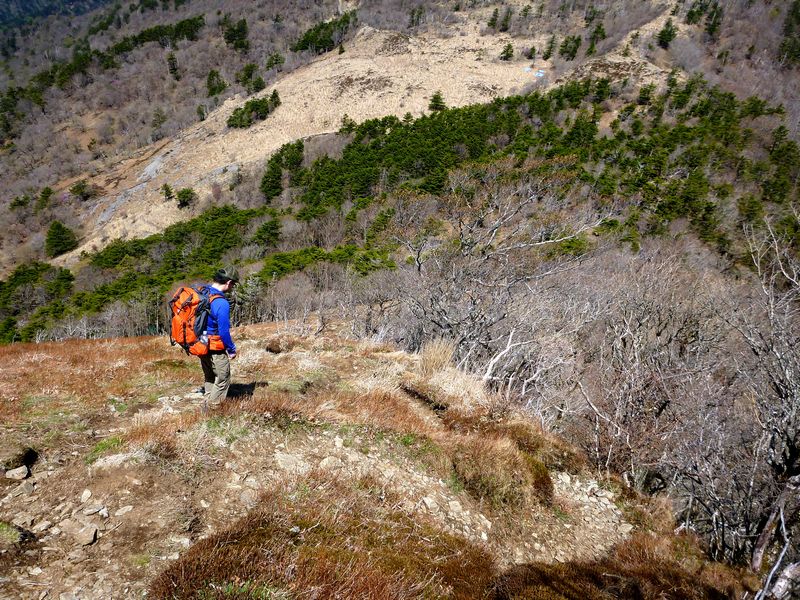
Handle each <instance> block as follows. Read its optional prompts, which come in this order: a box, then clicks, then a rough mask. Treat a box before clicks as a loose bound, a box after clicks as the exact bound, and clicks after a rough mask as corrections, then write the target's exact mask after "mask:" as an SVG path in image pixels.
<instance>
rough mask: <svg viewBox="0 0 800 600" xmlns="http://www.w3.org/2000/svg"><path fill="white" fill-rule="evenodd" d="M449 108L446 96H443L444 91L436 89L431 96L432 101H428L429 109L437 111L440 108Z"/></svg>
mask: <svg viewBox="0 0 800 600" xmlns="http://www.w3.org/2000/svg"><path fill="white" fill-rule="evenodd" d="M446 108H447V105H446V104H445V103H444V98H443V97H442V92H440V91H439V90H436V91H435V92H434V93H433V96H431V101H430V102H429V103H428V110H431V111H434V112H437V111H440V110H444V109H446Z"/></svg>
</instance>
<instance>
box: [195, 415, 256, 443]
mask: <svg viewBox="0 0 800 600" xmlns="http://www.w3.org/2000/svg"><path fill="white" fill-rule="evenodd" d="M205 427H206V429H207V430H208V432H209V433H211V434H212V435H214V436H215V437H218V438H220V439H222V440H223V441H224V442H225V444H227V445H231V444H232V443H233V442H235V441H236V440H240V439H242V438H244V437H247V435H249V433H250V429H248V428H247V427H246V426H244V425H243V424H242V423H241V422H238V421H236V420H234V419H229V418H225V417H211V418H210V419H208V420H207V421H206V422H205Z"/></svg>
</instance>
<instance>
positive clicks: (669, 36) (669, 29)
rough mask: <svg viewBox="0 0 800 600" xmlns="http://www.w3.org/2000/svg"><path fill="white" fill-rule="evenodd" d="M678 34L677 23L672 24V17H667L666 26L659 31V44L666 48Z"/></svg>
mask: <svg viewBox="0 0 800 600" xmlns="http://www.w3.org/2000/svg"><path fill="white" fill-rule="evenodd" d="M677 35H678V31H677V29H675V25H673V24H672V19H667V22H666V24H665V25H664V27H663V28H662V29H661V31H659V32H658V45H659V46H661V47H662V48H664V49H665V50H666V49H667V48H669V44H670V42H671V41H672V40H674V39H675V36H677Z"/></svg>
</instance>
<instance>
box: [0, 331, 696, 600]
mask: <svg viewBox="0 0 800 600" xmlns="http://www.w3.org/2000/svg"><path fill="white" fill-rule="evenodd" d="M302 329H304V327H302V326H300V324H293V325H291V328H290V329H289V330H284V331H283V333H278V334H276V332H275V331H276V328H275V327H274V326H253V327H248V328H243V329H240V330H238V331H237V332H236V334H235V335H236V336H237V338H239V339H240V340H242V341H241V352H240V358H239V359H238V360H237V362H236V363H235V376H234V384H233V388H232V390H231V398H230V399H229V401H227V402H226V403H225V404H224V405H223V406H222V407H218V408H215V409H213V410H212V411H211V412H208V413H202V412H201V411H200V406H199V399H198V394H193V393H187V389H188V388H191V387H193V386H194V385H196V382H197V381H198V380H199V378H200V371H199V367H198V364H197V361H196V359H194V358H187V357H183V358H181V355H180V354H179V353H178V351H177V350H176V349H169V347H168V346H167V345H166V340H164V339H163V338H160V339H158V338H142V339H138V340H126V341H122V340H120V341H118V342H117V343H115V344H113V345H112V344H109V343H105V342H101V343H96V342H71V343H69V344H66V345H63V346H57V345H43V346H39V347H38V348H37V351H36V352H30V351H29V350H28V349H27V348H25V347H24V346H19V345H18V346H14V347H12V348H6V349H3V350H2V352H3V354H4V360H5V364H7V365H8V367H9V368H8V369H6V370H5V371H4V374H3V375H2V377H4V378H5V379H6V383H10V382H11V381H14V382H15V384H16V385H15V388H14V389H15V391H14V394H13V396H11V397H7V396H4V400H3V405H2V406H3V410H4V413H3V416H4V420H5V423H6V426H5V427H6V431H5V434H4V436H3V443H2V446H0V450H1V451H2V452H3V455H4V456H6V457H7V456H9V453H10V451H12V450H13V449H14V448H15V447H25V446H26V445H33V446H35V447H36V448H37V449H38V452H39V455H40V456H39V458H38V460H37V461H35V462H31V461H28V462H29V463H30V471H31V473H32V476H31V477H30V478H29V479H26V480H24V481H22V482H21V483H19V484H16V483H13V482H11V481H10V480H8V479H6V480H4V481H5V482H6V483H5V484H4V485H5V494H4V496H3V497H2V499H0V524H2V523H5V524H6V525H5V527H6V528H8V525H7V524H8V523H14V524H15V525H16V526H17V527H19V528H21V529H20V530H21V531H24V532H25V536H27V537H25V538H24V539H22V540H21V541H20V542H18V543H17V544H16V545H14V544H11V545H9V544H8V543H6V542H2V541H0V543H2V544H4V545H0V564H2V565H3V567H4V578H3V579H2V580H0V591H2V593H3V594H5V595H8V596H9V597H11V596H13V597H18V598H20V599H27V598H38V597H39V593H40V591H41V590H42V589H47V590H49V592H50V593H51V594H53V595H56V596H57V595H58V594H74V595H75V596H76V597H80V598H86V599H91V598H107V597H117V596H120V595H124V596H126V597H139V595H140V594H141V593H142V591H144V590H146V589H147V588H148V587H149V588H150V595H149V596H148V597H155V598H168V597H169V598H171V597H174V596H178V597H189V596H190V594H191V595H194V594H195V593H200V594H201V595H202V593H205V594H212V593H214V590H215V589H217V590H219V589H223V588H224V586H226V585H227V586H245V584H247V585H249V586H251V587H253V588H254V589H255V588H256V587H258V588H259V589H260V586H262V585H267V584H268V585H270V586H272V587H274V588H275V590H276V591H278V590H281V589H285V590H287V591H288V590H291V593H298V594H303V593H305V592H307V591H309V590H310V589H312V587H310V586H314V585H317V586H322V587H320V588H318V589H320V590H325V591H322V592H321V593H322V596H320V597H326V598H327V597H333V594H334V591H335V590H337V589H338V590H343V589H351V592H350V594H349V597H352V598H376V599H377V598H390V597H398V598H399V597H403V598H405V597H414V598H416V597H427V595H429V594H434V595H435V596H436V597H457V598H473V597H474V598H477V597H483V596H484V592H483V591H482V588H483V587H487V586H489V585H490V584H492V581H493V578H494V577H495V575H496V574H497V573H499V572H501V571H503V570H505V569H506V568H507V567H508V566H509V565H513V564H523V563H532V562H533V561H535V562H537V563H540V564H541V565H546V564H552V563H554V562H556V563H565V562H572V561H580V560H584V561H590V560H591V559H593V558H594V557H597V556H600V555H602V554H604V553H605V552H607V551H608V550H610V549H611V548H612V546H613V545H614V544H617V543H619V542H622V541H625V540H630V536H631V535H632V534H631V531H632V529H633V526H632V525H630V524H628V521H627V519H628V518H630V517H636V518H641V516H642V515H644V514H646V513H644V512H641V509H640V508H636V504H637V502H638V501H636V500H634V499H633V498H630V497H628V498H626V497H623V496H620V495H618V494H617V493H615V492H613V491H611V488H609V487H608V484H604V485H605V487H601V486H600V485H598V482H597V481H596V480H594V479H592V477H591V475H590V474H589V473H587V472H586V471H584V467H583V466H582V464H583V463H582V461H581V459H580V458H579V457H578V456H577V455H576V454H575V452H574V451H573V450H572V449H570V448H569V447H568V446H566V445H565V444H564V443H563V442H560V441H559V440H557V439H555V438H552V437H550V436H548V435H546V434H544V433H542V432H541V430H539V429H538V428H537V427H536V426H535V425H534V424H533V423H532V422H530V421H529V420H527V419H526V418H525V417H524V416H522V415H520V414H515V413H514V411H511V412H508V411H507V410H505V409H501V408H500V407H499V406H498V405H496V404H495V402H496V401H497V400H498V398H495V397H493V396H492V395H491V394H489V393H488V392H487V391H486V390H485V389H483V387H482V385H481V384H480V382H478V381H477V380H476V379H474V378H472V377H470V376H468V375H466V374H464V373H462V372H459V371H457V370H456V369H454V368H452V367H450V366H448V365H447V363H446V360H447V355H446V352H445V353H444V354H442V352H441V350H437V349H435V348H434V347H431V348H430V349H428V350H427V351H423V353H422V354H421V355H408V354H405V353H402V352H397V351H395V350H394V349H393V348H391V347H386V346H383V345H376V344H374V343H370V342H358V343H352V342H350V341H348V340H346V339H344V338H340V337H337V336H335V335H330V334H329V335H325V336H320V337H316V338H312V337H306V336H298V335H297V334H296V333H290V332H291V331H292V330H294V331H295V332H298V331H301V330H302ZM87 359H88V363H92V365H94V366H92V367H91V368H92V369H93V370H95V372H97V373H103V374H102V375H99V376H98V377H97V378H95V379H94V380H93V381H85V380H84V379H83V378H82V377H81V373H82V371H83V369H85V368H87V367H88V366H90V365H89V364H88V363H87ZM36 365H48V366H49V368H51V369H52V368H56V373H57V375H56V376H55V377H54V378H53V379H52V380H51V381H50V384H49V386H48V387H46V388H45V387H42V386H41V385H39V384H37V383H36V382H35V381H34V380H33V379H31V378H29V377H26V376H25V375H24V374H25V373H27V372H29V371H30V369H31V367H35V366H36ZM4 389H8V386H4ZM412 390H416V391H415V392H414V393H413V394H412V393H411V391H412ZM423 390H427V391H423ZM434 393H435V394H437V405H436V406H438V408H436V407H435V406H432V405H431V404H430V403H429V402H430V400H429V398H430V397H428V399H427V400H426V399H425V394H434ZM445 405H446V406H447V408H443V406H445ZM32 417H33V418H34V420H33V421H32V423H31V424H32V428H30V427H26V422H27V421H28V420H29V419H31V418H32ZM47 422H49V423H50V426H49V427H48V426H46V425H45V423H47ZM509 461H511V463H510V464H509ZM514 461H521V462H519V463H516V464H515V462H514ZM540 461H543V463H544V464H545V465H547V466H548V468H549V469H550V470H551V474H552V476H553V480H552V483H551V481H550V477H549V476H548V474H547V470H541V469H542V467H536V468H535V471H534V472H535V473H537V474H536V476H535V477H534V478H532V479H531V478H530V476H526V475H525V474H524V469H525V468H526V467H524V466H523V465H525V464H529V465H541V464H542V462H540ZM7 466H8V464H7ZM520 467H522V469H523V470H522V471H519V470H517V469H519V468H520ZM279 506H280V507H281V508H280V509H278V508H277V507H279ZM637 515H638V516H637ZM240 518H242V519H243V520H242V521H239V522H237V520H238V519H240ZM259 519H262V521H260V522H259ZM276 519H277V521H276ZM256 523H259V524H258V525H256ZM320 527H321V528H320ZM254 528H255V529H254ZM260 528H265V531H266V530H273V532H272V533H271V534H270V535H271V538H265V539H264V540H261V541H258V540H257V539H251V538H248V537H247V536H252V534H253V532H254V531H258V530H260ZM352 528H355V529H352ZM335 531H339V533H338V534H336V535H335V537H334V538H332V539H327V536H330V535H332V534H333V532H335ZM242 535H244V537H239V541H237V542H235V544H236V546H235V548H237V551H236V552H233V553H229V552H226V551H225V550H224V548H225V547H228V548H231V547H232V546H231V544H233V543H234V542H233V540H234V539H236V538H237V536H242ZM34 538H35V539H34ZM284 538H285V539H284ZM370 538H372V541H370ZM221 539H224V540H227V541H226V542H222V543H221V542H220V540H221ZM270 539H271V540H272V542H271V543H272V544H274V545H273V546H270V545H269V540H270ZM377 539H384V543H385V544H386V546H385V547H384V549H383V550H379V547H380V546H377V547H376V546H371V545H372V544H375V540H377ZM278 540H280V543H277V544H276V542H278ZM636 543H637V544H638V543H641V542H636ZM364 544H366V546H364ZM268 548H270V549H269V550H268ZM287 548H290V549H291V548H296V549H297V551H298V553H299V554H297V555H296V556H295V557H294V558H292V557H291V556H286V555H285V551H286V549H287ZM370 548H372V549H370ZM210 550H211V551H212V554H210V555H209V554H208V553H209V551H210ZM248 552H256V554H254V555H253V560H259V559H258V558H257V557H258V556H259V555H258V552H261V553H262V554H261V556H262V557H263V556H264V554H263V553H266V552H274V553H275V555H274V558H273V559H271V560H270V561H269V562H268V563H267V564H265V565H264V566H263V567H260V570H258V571H252V567H251V568H248V564H249V563H248V562H247V561H245V562H241V558H240V557H241V556H249V555H248V554H246V553H248ZM320 552H321V553H322V554H318V553H320ZM335 552H341V553H342V555H343V556H346V557H347V558H344V559H343V558H342V557H339V556H336V554H335ZM237 553H238V554H237ZM241 553H245V554H241ZM305 553H311V554H310V555H311V556H316V561H324V560H328V561H333V564H339V563H340V562H341V561H342V560H345V561H349V564H350V568H348V569H342V568H341V566H340V567H338V568H337V570H336V572H337V573H338V574H339V575H338V576H337V577H336V578H334V579H325V578H324V577H323V575H322V574H321V573H317V572H316V571H315V568H314V567H313V566H312V565H310V564H307V563H304V562H303V561H304V559H303V558H302V557H303V555H304V554H305ZM382 553H384V555H382ZM289 554H290V555H293V553H291V552H290V553H289ZM208 556H210V557H211V563H207V560H208V559H207V558H205V557H208ZM403 556H405V558H403ZM260 560H263V558H262V559H260ZM226 561H229V562H226ZM280 561H283V562H280ZM297 561H299V562H297ZM337 561H338V562H337ZM384 561H388V562H384ZM398 561H408V562H407V564H406V567H405V568H404V570H403V571H402V572H401V571H399V570H398V569H397V564H398ZM448 561H455V563H454V564H453V565H452V566H446V565H448V564H450V563H449V562H448ZM211 564H213V565H216V566H215V567H211ZM292 564H294V566H293V567H292V566H291V565H292ZM319 564H324V563H319ZM676 564H677V563H676ZM203 565H204V566H203ZM278 565H281V567H280V569H279V568H278ZM304 565H305V566H304ZM389 565H394V566H393V567H390V566H389ZM437 565H439V566H437ZM387 567H388V571H387V570H386V569H387ZM284 568H293V569H297V571H296V575H290V574H289V575H287V572H286V571H283V570H281V569H284ZM198 569H199V570H198ZM453 569H455V570H453ZM689 572H690V571H687V574H686V575H685V576H688V574H689ZM248 573H249V575H248ZM370 573H371V575H370ZM315 577H318V578H319V579H316V580H315ZM415 578H421V579H415ZM370 581H371V582H372V583H369V582H370ZM377 582H381V586H385V587H382V588H376V587H374V586H375V585H376V584H377ZM675 583H676V582H675V581H673V582H672V584H673V585H675ZM359 586H366V587H364V588H361V587H359ZM378 589H382V590H383V591H382V592H378V591H376V590H378ZM487 589H488V587H487ZM244 591H246V590H244ZM251 591H252V590H251ZM340 593H341V592H340ZM203 597H205V596H203ZM221 597H225V596H224V595H221ZM250 597H258V596H255V595H254V596H250Z"/></svg>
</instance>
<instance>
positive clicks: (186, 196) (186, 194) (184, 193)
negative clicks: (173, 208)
mask: <svg viewBox="0 0 800 600" xmlns="http://www.w3.org/2000/svg"><path fill="white" fill-rule="evenodd" d="M176 198H177V199H178V208H188V207H189V206H191V204H192V203H193V202H195V201H196V200H197V192H195V191H194V190H193V189H192V188H183V189H180V190H178V194H177V196H176Z"/></svg>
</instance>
